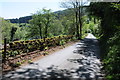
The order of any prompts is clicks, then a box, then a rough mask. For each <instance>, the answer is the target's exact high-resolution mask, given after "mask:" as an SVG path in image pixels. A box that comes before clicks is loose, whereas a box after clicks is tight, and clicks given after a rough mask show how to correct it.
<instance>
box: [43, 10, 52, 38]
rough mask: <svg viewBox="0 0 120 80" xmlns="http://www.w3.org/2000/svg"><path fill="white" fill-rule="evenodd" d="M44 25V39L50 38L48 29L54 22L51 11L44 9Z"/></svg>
mask: <svg viewBox="0 0 120 80" xmlns="http://www.w3.org/2000/svg"><path fill="white" fill-rule="evenodd" d="M43 17H44V18H43V23H44V25H45V33H44V34H45V36H44V38H47V37H48V28H49V27H50V24H51V22H52V13H51V10H50V9H49V10H47V9H43Z"/></svg>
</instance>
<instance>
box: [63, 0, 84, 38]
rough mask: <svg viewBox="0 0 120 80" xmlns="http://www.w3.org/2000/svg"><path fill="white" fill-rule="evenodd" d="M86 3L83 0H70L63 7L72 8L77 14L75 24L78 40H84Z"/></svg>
mask: <svg viewBox="0 0 120 80" xmlns="http://www.w3.org/2000/svg"><path fill="white" fill-rule="evenodd" d="M83 5H84V3H83V2H82V0H69V1H67V2H63V3H62V6H63V7H65V8H71V9H72V10H74V14H75V24H76V37H77V38H78V39H81V38H82V6H83Z"/></svg>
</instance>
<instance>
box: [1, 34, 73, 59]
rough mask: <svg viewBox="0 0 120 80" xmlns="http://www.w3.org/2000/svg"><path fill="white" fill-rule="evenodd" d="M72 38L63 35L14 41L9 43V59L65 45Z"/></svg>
mask: <svg viewBox="0 0 120 80" xmlns="http://www.w3.org/2000/svg"><path fill="white" fill-rule="evenodd" d="M72 37H73V36H72V35H68V36H67V35H63V36H55V37H51V38H45V39H34V40H26V41H14V42H11V43H9V45H10V47H8V51H7V57H15V56H16V55H19V54H24V53H28V52H31V51H35V50H47V49H48V47H50V46H56V45H64V44H65V43H66V42H67V41H70V40H72ZM3 56H4V54H3Z"/></svg>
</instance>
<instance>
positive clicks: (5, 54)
mask: <svg viewBox="0 0 120 80" xmlns="http://www.w3.org/2000/svg"><path fill="white" fill-rule="evenodd" d="M6 44H7V42H6V38H4V59H5V58H6V48H7V46H6Z"/></svg>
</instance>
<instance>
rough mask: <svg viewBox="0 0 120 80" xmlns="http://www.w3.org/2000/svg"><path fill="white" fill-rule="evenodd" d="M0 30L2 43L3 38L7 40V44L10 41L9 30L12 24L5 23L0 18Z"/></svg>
mask: <svg viewBox="0 0 120 80" xmlns="http://www.w3.org/2000/svg"><path fill="white" fill-rule="evenodd" d="M0 21H1V22H0V25H1V26H0V28H1V33H2V41H3V40H4V38H5V37H6V38H7V42H9V41H10V33H11V29H12V24H11V23H10V22H9V21H7V20H4V19H3V18H0Z"/></svg>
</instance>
